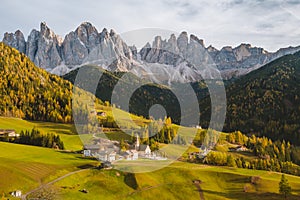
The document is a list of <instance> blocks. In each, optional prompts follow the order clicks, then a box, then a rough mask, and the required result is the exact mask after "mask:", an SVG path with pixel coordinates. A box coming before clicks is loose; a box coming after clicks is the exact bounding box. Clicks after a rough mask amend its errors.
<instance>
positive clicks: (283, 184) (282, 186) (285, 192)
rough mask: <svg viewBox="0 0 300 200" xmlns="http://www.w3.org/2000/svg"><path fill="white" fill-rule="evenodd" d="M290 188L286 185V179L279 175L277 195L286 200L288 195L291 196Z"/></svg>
mask: <svg viewBox="0 0 300 200" xmlns="http://www.w3.org/2000/svg"><path fill="white" fill-rule="evenodd" d="M291 190H292V188H291V186H290V185H289V183H288V180H287V178H286V177H285V175H284V174H282V175H281V181H280V182H279V193H280V194H282V195H283V196H284V198H285V199H286V198H287V196H288V195H290V194H291Z"/></svg>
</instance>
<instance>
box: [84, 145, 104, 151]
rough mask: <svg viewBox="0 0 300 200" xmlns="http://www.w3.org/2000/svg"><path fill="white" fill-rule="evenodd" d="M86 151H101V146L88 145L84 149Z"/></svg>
mask: <svg viewBox="0 0 300 200" xmlns="http://www.w3.org/2000/svg"><path fill="white" fill-rule="evenodd" d="M83 148H84V149H85V150H97V149H100V145H98V144H88V145H84V147H83Z"/></svg>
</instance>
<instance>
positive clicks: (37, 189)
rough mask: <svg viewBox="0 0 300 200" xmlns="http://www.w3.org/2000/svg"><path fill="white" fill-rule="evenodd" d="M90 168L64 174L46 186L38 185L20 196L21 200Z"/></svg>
mask: <svg viewBox="0 0 300 200" xmlns="http://www.w3.org/2000/svg"><path fill="white" fill-rule="evenodd" d="M92 168H94V167H91V168H87V169H80V170H77V171H74V172H70V173H68V174H65V175H63V176H61V177H59V178H57V179H55V180H53V181H50V182H48V183H46V184H43V185H40V186H39V187H37V188H35V189H33V190H30V191H29V192H27V193H26V194H24V195H22V197H21V199H22V200H26V199H27V196H28V195H30V194H32V193H34V192H37V191H39V190H40V189H43V188H45V187H47V186H50V185H52V184H54V183H56V182H58V181H60V180H62V179H64V178H67V177H68V176H71V175H73V174H77V173H80V172H83V171H87V170H90V169H92Z"/></svg>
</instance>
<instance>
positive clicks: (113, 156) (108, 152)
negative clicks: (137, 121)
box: [83, 135, 166, 162]
mask: <svg viewBox="0 0 300 200" xmlns="http://www.w3.org/2000/svg"><path fill="white" fill-rule="evenodd" d="M83 155H84V156H85V157H95V158H97V159H98V160H101V161H104V162H114V161H116V160H138V159H139V158H147V159H152V160H165V159H166V158H161V157H160V156H157V155H156V153H155V152H152V151H151V149H150V146H149V145H144V144H142V145H140V141H139V136H138V135H137V136H136V142H135V144H134V145H132V146H131V147H130V149H129V150H126V151H122V150H121V149H120V148H119V143H118V142H116V141H114V142H112V141H110V140H108V139H100V140H99V142H98V143H97V144H93V145H85V146H84V150H83Z"/></svg>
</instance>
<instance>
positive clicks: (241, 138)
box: [204, 131, 300, 175]
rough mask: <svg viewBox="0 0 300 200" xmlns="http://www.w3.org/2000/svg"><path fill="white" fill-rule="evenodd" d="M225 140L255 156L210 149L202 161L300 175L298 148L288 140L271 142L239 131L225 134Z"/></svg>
mask: <svg viewBox="0 0 300 200" xmlns="http://www.w3.org/2000/svg"><path fill="white" fill-rule="evenodd" d="M226 141H227V142H230V143H232V144H237V145H243V146H245V147H246V148H247V149H249V151H251V152H252V153H253V155H254V156H256V158H247V157H243V156H236V155H235V154H231V153H229V152H226V151H223V152H222V151H212V152H210V153H209V154H208V155H207V157H205V159H204V162H205V163H207V164H211V165H220V166H230V167H238V168H247V169H258V170H270V171H277V172H283V173H288V174H293V175H300V166H299V165H300V159H299V149H298V148H297V147H294V146H293V145H291V144H290V143H289V142H285V141H284V140H283V141H276V142H273V141H272V140H271V139H268V138H266V137H256V136H255V135H252V136H251V137H247V136H246V135H244V134H242V133H241V132H239V131H236V132H233V133H230V134H229V135H227V137H226ZM234 155H235V156H234Z"/></svg>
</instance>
